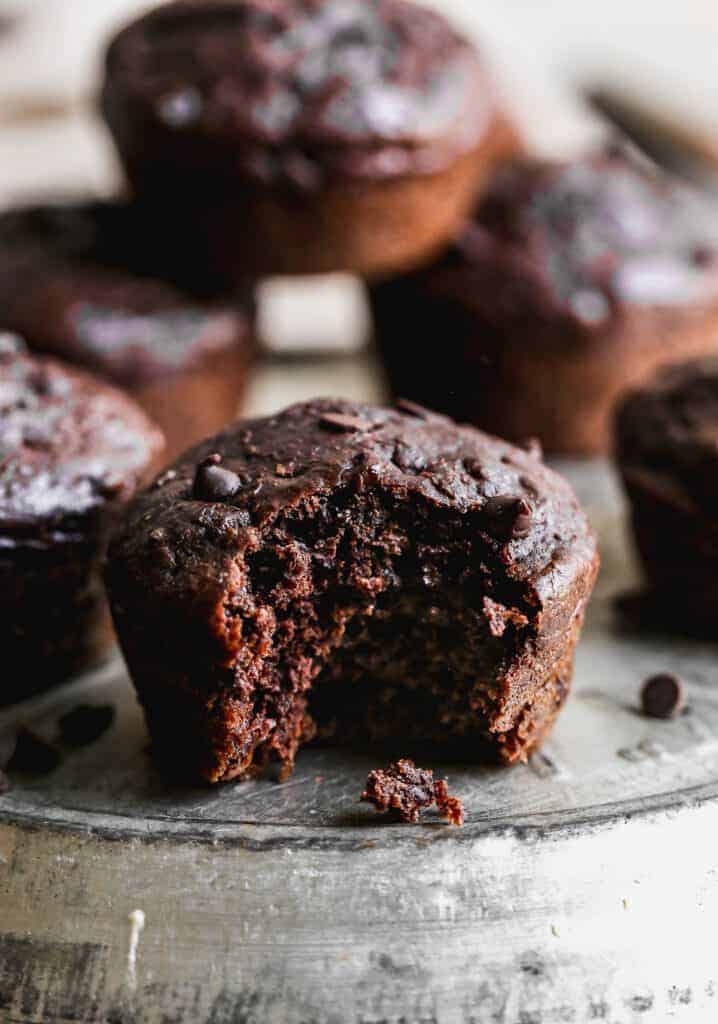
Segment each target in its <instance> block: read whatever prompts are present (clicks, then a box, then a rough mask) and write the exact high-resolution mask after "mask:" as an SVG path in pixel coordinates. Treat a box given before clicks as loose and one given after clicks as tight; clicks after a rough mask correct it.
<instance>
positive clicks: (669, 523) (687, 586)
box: [616, 358, 718, 635]
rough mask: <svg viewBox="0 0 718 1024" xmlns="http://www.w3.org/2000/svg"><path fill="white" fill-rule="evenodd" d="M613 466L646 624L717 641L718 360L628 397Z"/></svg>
mask: <svg viewBox="0 0 718 1024" xmlns="http://www.w3.org/2000/svg"><path fill="white" fill-rule="evenodd" d="M616 458H617V461H618V468H619V471H620V473H621V476H622V478H623V482H624V485H625V488H626V493H627V495H628V499H629V502H630V507H631V511H632V522H633V529H634V533H635V538H636V542H637V545H638V550H639V552H640V554H641V557H642V560H643V566H644V569H645V574H646V578H647V582H648V591H647V593H646V594H645V595H644V596H645V601H644V606H645V608H646V609H650V610H651V613H652V614H651V616H649V618H652V619H654V620H655V622H654V624H658V625H660V624H665V625H673V626H677V627H678V628H679V629H681V630H682V631H684V630H685V629H688V630H690V631H695V632H700V633H703V632H705V631H706V630H710V631H711V633H712V635H714V634H715V627H716V623H717V622H718V511H717V510H718V506H717V505H716V498H717V497H718V358H710V359H703V360H698V361H696V362H694V363H687V364H686V365H683V366H678V367H671V368H670V369H669V370H664V371H663V373H662V374H660V375H659V376H658V377H657V378H656V379H655V380H653V381H651V383H650V384H648V385H647V386H646V387H644V388H643V389H642V390H638V391H635V392H633V393H632V394H630V395H629V396H628V397H627V398H626V399H625V401H624V402H623V404H622V406H621V408H620V409H619V410H618V414H617V417H616ZM659 620H660V621H659ZM644 621H645V620H644Z"/></svg>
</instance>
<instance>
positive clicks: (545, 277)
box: [371, 149, 718, 454]
mask: <svg viewBox="0 0 718 1024" xmlns="http://www.w3.org/2000/svg"><path fill="white" fill-rule="evenodd" d="M717 242H718V217H717V216H716V212H715V210H714V209H713V208H711V207H709V206H708V205H707V203H706V202H705V201H704V200H701V199H699V198H698V196H697V195H696V194H695V193H693V192H691V191H690V190H689V189H688V188H687V187H685V186H683V185H679V184H678V183H676V182H675V181H671V180H669V179H667V178H665V177H663V176H660V175H659V173H658V172H657V171H656V170H655V169H654V168H653V167H652V166H650V165H648V164H647V163H645V162H638V160H637V159H636V158H634V157H633V156H631V155H630V154H629V153H627V152H625V151H620V150H618V149H613V150H610V151H606V152H605V153H600V154H598V155H594V156H590V157H587V158H586V159H584V160H581V161H579V162H577V163H544V162H537V161H534V160H525V161H522V162H518V163H514V164H512V165H510V166H507V167H505V168H504V169H502V170H500V171H499V172H498V173H497V174H496V175H495V177H494V178H493V179H492V182H491V183H490V185H489V186H488V190H487V194H486V196H485V198H484V199H483V200H482V201H481V203H480V204H479V206H478V208H477V210H476V213H475V216H474V218H473V219H472V220H471V221H470V222H469V223H468V224H467V225H466V226H465V228H464V229H463V231H462V232H461V233H460V234H459V236H458V237H457V239H456V241H455V242H454V244H453V245H452V246H451V248H450V249H449V250H448V251H447V252H446V254H445V255H443V256H442V257H441V259H439V260H438V262H435V263H434V264H432V265H430V266H427V267H425V268H423V269H421V270H418V271H416V272H415V273H412V274H408V275H403V276H401V277H398V278H396V279H394V280H387V281H385V282H382V283H380V284H378V285H377V286H376V287H374V288H373V289H372V292H371V299H372V304H373V309H374V315H375V322H376V331H377V336H378V341H379V345H380V348H381V351H382V353H383V356H384V359H385V361H386V366H387V370H388V374H389V379H390V383H391V386H392V388H393V390H394V392H395V393H396V394H401V395H405V396H407V397H409V398H414V399H416V400H417V401H419V402H423V403H425V404H427V405H429V406H431V407H432V408H436V409H439V410H441V411H442V412H446V413H449V414H450V415H453V416H455V417H456V418H457V419H459V420H465V421H468V422H472V423H475V424H477V425H478V426H480V427H483V428H484V429H486V430H491V431H494V432H496V433H498V434H501V435H502V436H505V437H509V438H512V439H515V440H519V439H522V438H525V437H528V436H538V437H539V438H540V439H541V441H542V442H543V445H544V447H545V448H546V450H548V451H550V452H564V453H583V454H592V453H596V452H603V451H605V450H607V449H608V448H609V447H610V424H611V419H610V416H611V410H612V407H613V406H614V403H615V402H616V400H617V399H618V398H619V396H620V395H621V394H622V393H623V392H624V391H625V390H626V389H628V388H630V387H632V386H635V385H636V384H637V383H639V382H640V381H641V380H642V379H644V378H645V377H646V375H650V373H651V372H652V371H654V370H655V369H656V368H657V367H659V366H661V365H663V364H666V363H671V362H677V361H680V360H681V359H685V358H687V357H692V356H695V355H704V354H705V353H707V352H710V351H717V350H718V247H717V244H716V243H717Z"/></svg>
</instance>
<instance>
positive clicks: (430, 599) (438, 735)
mask: <svg viewBox="0 0 718 1024" xmlns="http://www.w3.org/2000/svg"><path fill="white" fill-rule="evenodd" d="M237 568H238V579H240V580H241V584H240V586H239V587H238V588H237V589H236V590H235V591H234V592H229V593H228V594H227V600H226V603H225V615H226V623H227V629H228V630H230V631H233V633H234V637H235V642H234V645H233V646H234V657H235V661H234V664H233V666H232V669H231V671H230V673H229V674H228V678H227V685H228V686H229V687H230V688H231V690H232V691H233V694H236V695H237V696H238V697H239V698H240V700H241V699H242V695H244V694H246V695H247V701H246V705H245V707H246V721H247V729H246V730H245V731H244V732H241V731H240V732H239V733H235V737H236V738H237V739H238V741H239V742H238V743H236V749H235V757H236V762H237V763H236V764H235V766H234V767H233V768H232V769H231V770H232V771H233V772H234V770H236V769H240V770H241V771H242V772H245V771H247V769H248V768H250V767H251V766H252V765H254V766H256V767H258V768H259V767H263V766H264V764H265V763H266V761H267V759H268V758H270V757H276V758H278V759H279V760H280V761H281V762H282V764H283V767H284V768H285V769H288V768H291V764H292V761H293V757H294V752H295V750H296V748H297V745H298V743H299V742H301V741H303V740H307V739H309V738H310V737H312V736H314V735H318V736H319V737H320V738H324V739H326V738H330V737H331V738H332V739H337V738H340V739H342V740H346V739H351V740H354V741H366V740H368V741H371V742H374V743H375V742H377V741H387V740H390V739H391V738H392V737H396V736H401V737H402V742H404V741H409V742H418V743H420V742H421V741H424V740H427V741H431V742H432V743H434V744H436V743H442V742H448V741H449V740H451V742H452V743H454V742H456V740H457V738H463V739H465V740H466V741H468V742H470V744H471V747H472V749H474V750H475V749H476V746H477V744H478V745H479V746H481V744H482V741H484V740H488V739H489V733H490V731H491V730H492V729H493V728H496V727H497V722H498V719H499V716H500V717H501V719H502V720H507V712H508V713H509V714H508V718H510V719H513V720H514V722H516V721H517V720H518V718H519V717H520V711H521V700H520V695H519V696H518V698H517V699H516V700H515V701H514V702H513V705H512V706H511V707H510V708H507V707H506V704H505V693H504V689H505V685H506V673H507V672H508V670H509V669H510V667H511V665H512V663H513V662H514V661H515V658H516V655H517V652H518V650H519V648H520V647H521V646H522V645H523V644H525V643H526V642H527V641H528V640H529V638H530V636H531V634H532V632H533V630H534V625H533V621H532V620H533V619H534V617H535V615H536V609H535V607H532V604H531V599H530V595H529V593H528V589H527V587H526V586H525V585H523V584H520V583H517V582H515V581H512V580H511V579H510V578H509V577H508V575H507V573H506V569H505V567H504V566H503V565H502V564H501V562H500V558H499V556H498V555H497V553H496V551H495V548H494V549H493V550H492V548H491V546H490V545H489V544H488V543H487V542H486V536H485V534H483V533H482V530H481V527H480V525H479V524H478V523H477V521H476V519H475V518H474V517H472V516H470V515H469V516H467V515H464V516H461V515H459V514H457V513H456V512H452V511H450V510H441V511H437V509H436V508H433V509H429V507H428V505H425V504H422V503H421V502H416V503H412V504H411V505H410V504H408V503H406V502H402V501H401V500H397V498H396V496H395V495H393V494H390V493H388V492H382V491H381V490H373V491H372V492H371V493H366V492H365V493H361V492H357V491H355V490H354V489H351V488H347V489H345V490H343V491H340V492H339V493H334V494H332V495H331V496H330V497H329V496H326V497H323V498H320V499H315V500H314V501H312V502H309V503H302V504H301V505H299V506H298V507H296V508H294V509H293V510H291V511H290V512H288V513H285V514H283V515H281V516H280V517H278V518H277V520H276V521H275V522H274V524H273V526H272V528H271V530H270V531H269V532H268V533H267V534H266V535H264V536H263V538H262V543H261V546H260V547H259V548H258V549H257V550H255V551H254V552H252V553H251V554H247V555H245V556H242V557H241V564H239V565H238V566H237ZM260 681H261V687H260V686H259V685H258V684H259V683H260ZM250 695H252V696H250ZM255 695H256V696H255ZM243 703H244V702H243ZM223 708H224V704H223V702H218V704H217V712H218V714H219V715H220V716H222V715H223V714H224V711H223ZM506 732H507V733H510V732H511V727H509V728H508V729H507V730H506ZM258 735H263V736H265V737H266V739H265V740H264V741H263V742H262V743H261V744H260V745H259V746H257V747H254V744H255V742H256V738H257V736H258ZM243 740H246V741H247V742H248V745H247V747H243V742H242V741H243ZM511 740H512V737H511V736H510V735H507V736H506V737H504V742H503V750H502V752H501V756H503V757H504V758H506V759H509V760H510V759H511V758H512V753H511ZM495 742H496V740H494V743H495Z"/></svg>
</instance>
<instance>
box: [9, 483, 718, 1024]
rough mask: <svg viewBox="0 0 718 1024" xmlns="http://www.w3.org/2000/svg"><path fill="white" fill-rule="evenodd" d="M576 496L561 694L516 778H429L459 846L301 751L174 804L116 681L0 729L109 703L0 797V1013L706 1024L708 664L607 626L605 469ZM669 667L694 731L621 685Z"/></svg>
mask: <svg viewBox="0 0 718 1024" xmlns="http://www.w3.org/2000/svg"><path fill="white" fill-rule="evenodd" d="M573 476H574V479H575V480H576V483H577V485H578V487H579V489H580V490H581V492H582V494H583V496H584V498H585V500H586V501H587V504H588V505H589V507H590V510H591V513H592V516H593V518H594V521H595V522H596V523H597V525H598V527H599V529H600V533H601V537H602V542H603V552H604V571H603V574H602V577H601V581H600V583H599V589H598V593H597V596H596V600H595V602H594V604H593V605H592V608H591V614H590V616H589V621H588V625H587V629H586V633H585V636H584V639H583V641H582V644H581V647H580V650H579V656H578V663H577V670H576V680H575V692H574V695H573V697H572V699H571V701H570V702H569V705H568V707H567V709H566V711H565V712H564V714H563V716H562V718H561V720H560V722H559V725H558V726H557V728H556V730H555V733H554V735H553V737H552V739H551V741H550V742H549V744H548V745H547V746H546V747H545V749H544V751H543V752H542V753H541V754H539V755H537V756H535V757H534V758H533V759H532V762H531V763H530V764H529V765H527V766H524V767H519V768H516V769H514V770H511V771H502V770H499V769H477V768H472V767H470V766H464V765H444V766H441V765H438V766H436V765H435V767H437V768H438V770H440V771H444V772H445V773H446V774H447V775H448V776H449V778H450V781H451V785H452V790H455V791H456V792H457V794H458V795H460V796H461V797H462V798H463V799H464V801H465V804H466V807H467V812H468V823H467V825H466V826H465V827H464V828H463V829H461V830H455V829H451V828H449V827H448V826H445V825H444V824H440V823H438V821H436V820H435V819H434V820H432V819H431V818H430V817H427V819H426V823H425V824H422V825H419V826H416V827H406V826H400V825H387V824H384V823H382V821H381V820H380V819H377V818H376V817H375V815H374V813H373V811H371V809H369V808H367V807H365V806H360V805H358V804H357V796H358V793H359V791H360V789H361V786H362V783H363V780H364V777H365V773H366V771H367V769H368V768H369V767H372V766H373V764H372V762H371V760H370V759H368V758H367V757H366V756H365V755H361V754H342V753H340V752H337V751H313V752H304V753H303V754H302V755H301V757H300V759H299V762H298V766H297V770H296V772H295V775H294V776H293V777H292V778H291V779H290V780H289V781H288V782H286V783H284V784H283V785H278V784H276V783H274V782H271V781H262V782H253V783H249V784H243V785H242V784H240V785H235V786H228V787H224V788H221V789H217V790H213V791H207V790H199V789H197V790H191V791H179V790H169V789H167V788H165V787H164V786H163V784H162V783H161V781H160V779H159V778H158V777H157V776H156V774H155V773H154V771H153V769H152V766H151V764H150V762H149V761H148V759H147V757H146V755H145V753H144V752H143V750H144V747H145V744H146V736H145V733H144V728H143V724H142V719H141V716H140V714H139V712H138V710H137V708H136V705H135V703H134V699H133V696H132V692H131V690H130V687H129V685H128V683H127V680H126V677H125V676H124V672H123V670H122V668H121V666H120V665H119V663H117V662H115V663H113V664H111V665H109V666H107V667H106V668H105V669H103V670H102V671H101V672H99V673H97V674H96V675H95V676H94V677H92V678H90V679H86V680H83V681H79V682H78V683H75V684H72V685H71V686H70V687H67V688H65V689H64V690H63V691H60V692H56V693H55V694H52V695H50V696H48V697H45V698H43V699H41V700H40V701H37V702H35V703H34V704H32V705H30V706H29V707H26V708H21V709H14V710H13V711H10V712H5V713H4V714H3V715H2V716H0V721H2V720H5V721H7V720H9V719H11V718H13V717H19V718H23V719H27V718H28V717H29V718H31V719H32V720H33V722H34V723H35V724H36V726H37V727H38V729H43V728H44V729H46V730H48V731H49V733H51V731H52V728H53V727H54V723H55V722H56V719H57V715H58V712H59V709H60V708H63V707H66V706H71V705H72V704H73V703H76V702H77V700H78V699H86V698H88V697H91V698H92V700H97V701H105V700H110V701H112V702H113V703H115V704H116V706H117V709H118V717H117V721H116V723H115V726H114V727H113V729H112V731H111V732H110V733H108V734H107V735H106V736H105V737H104V738H103V739H102V740H101V741H100V742H98V743H97V744H96V745H94V746H93V747H90V748H87V749H85V750H84V751H82V752H79V753H76V754H74V755H72V756H71V757H68V758H67V760H66V761H65V763H64V764H63V766H62V767H61V768H60V769H59V770H58V771H57V772H55V773H54V774H53V775H51V776H49V777H47V778H45V779H42V780H35V781H31V780H29V779H28V780H25V781H18V784H17V785H16V787H15V789H14V790H13V791H12V792H10V793H9V794H7V795H6V796H4V797H0V1021H3V1022H5V1021H12V1022H16V1021H17V1022H19V1021H22V1022H36V1021H52V1022H69V1021H106V1022H124V1021H128V1022H129V1021H132V1022H135V1021H137V1022H140V1024H165V1022H166V1024H169V1022H175V1021H176V1022H192V1024H195V1022H197V1024H200V1022H208V1024H359V1022H363V1024H370V1022H371V1024H379V1022H387V1024H399V1022H404V1024H414V1022H416V1024H418V1022H422V1024H428V1022H436V1024H469V1022H472V1024H489V1022H492V1024H493V1022H504V1024H553V1022H561V1021H576V1022H583V1021H592V1020H597V1021H605V1022H608V1024H628V1022H634V1021H641V1022H651V1024H653V1022H654V1021H661V1020H679V1021H701V1022H702V1021H706V1022H713V1021H715V1020H717V1019H718V997H717V996H716V994H715V993H716V988H715V986H717V985H718V960H717V959H716V956H715V941H714V930H715V922H716V920H717V919H718V873H717V870H716V869H717V868H718V857H716V855H715V852H714V851H715V835H716V833H717V831H718V662H717V661H716V658H715V649H714V648H713V647H711V646H710V645H701V644H695V643H690V642H676V641H674V640H670V639H668V638H655V637H652V638H643V639H641V638H638V637H636V636H630V635H627V634H625V633H623V634H622V633H620V632H619V631H618V630H617V629H616V626H615V623H614V621H613V618H612V613H611V597H612V595H613V594H614V593H615V592H616V591H617V590H620V589H622V588H624V587H625V586H627V585H628V584H629V583H630V581H631V579H632V577H633V573H634V570H633V567H632V564H631V559H630V557H629V554H628V551H627V548H626V545H625V538H624V535H623V527H622V520H621V509H620V506H619V503H618V501H617V497H616V494H615V488H614V486H613V483H612V481H611V479H610V478H609V477H608V475H607V473H606V470H605V467H602V466H600V465H599V466H594V467H588V468H587V467H574V469H573ZM663 669H671V670H675V671H677V672H679V673H680V674H681V675H682V676H683V678H684V679H685V680H686V683H687V689H688V696H689V702H690V711H689V713H687V714H685V715H683V716H682V717H680V718H679V719H677V720H676V721H673V722H668V723H666V722H651V721H648V720H646V719H644V718H643V717H641V716H640V715H639V714H638V713H637V710H636V699H637V694H638V688H639V686H640V682H641V680H642V679H643V677H644V676H645V675H646V674H648V673H649V672H652V671H654V670H663ZM134 910H141V911H143V913H144V918H145V923H144V927H143V928H140V927H139V923H138V921H137V920H136V921H135V924H134V925H133V924H131V922H130V919H129V915H130V914H131V912H132V911H134Z"/></svg>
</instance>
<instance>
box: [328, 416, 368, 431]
mask: <svg viewBox="0 0 718 1024" xmlns="http://www.w3.org/2000/svg"><path fill="white" fill-rule="evenodd" d="M319 425H320V426H321V427H328V428H329V430H337V431H339V432H340V433H344V432H349V433H357V432H363V431H365V430H369V429H370V428H371V423H370V422H369V420H365V419H362V418H361V416H351V415H349V414H347V413H342V412H326V413H324V415H323V416H321V417H320V419H319Z"/></svg>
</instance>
